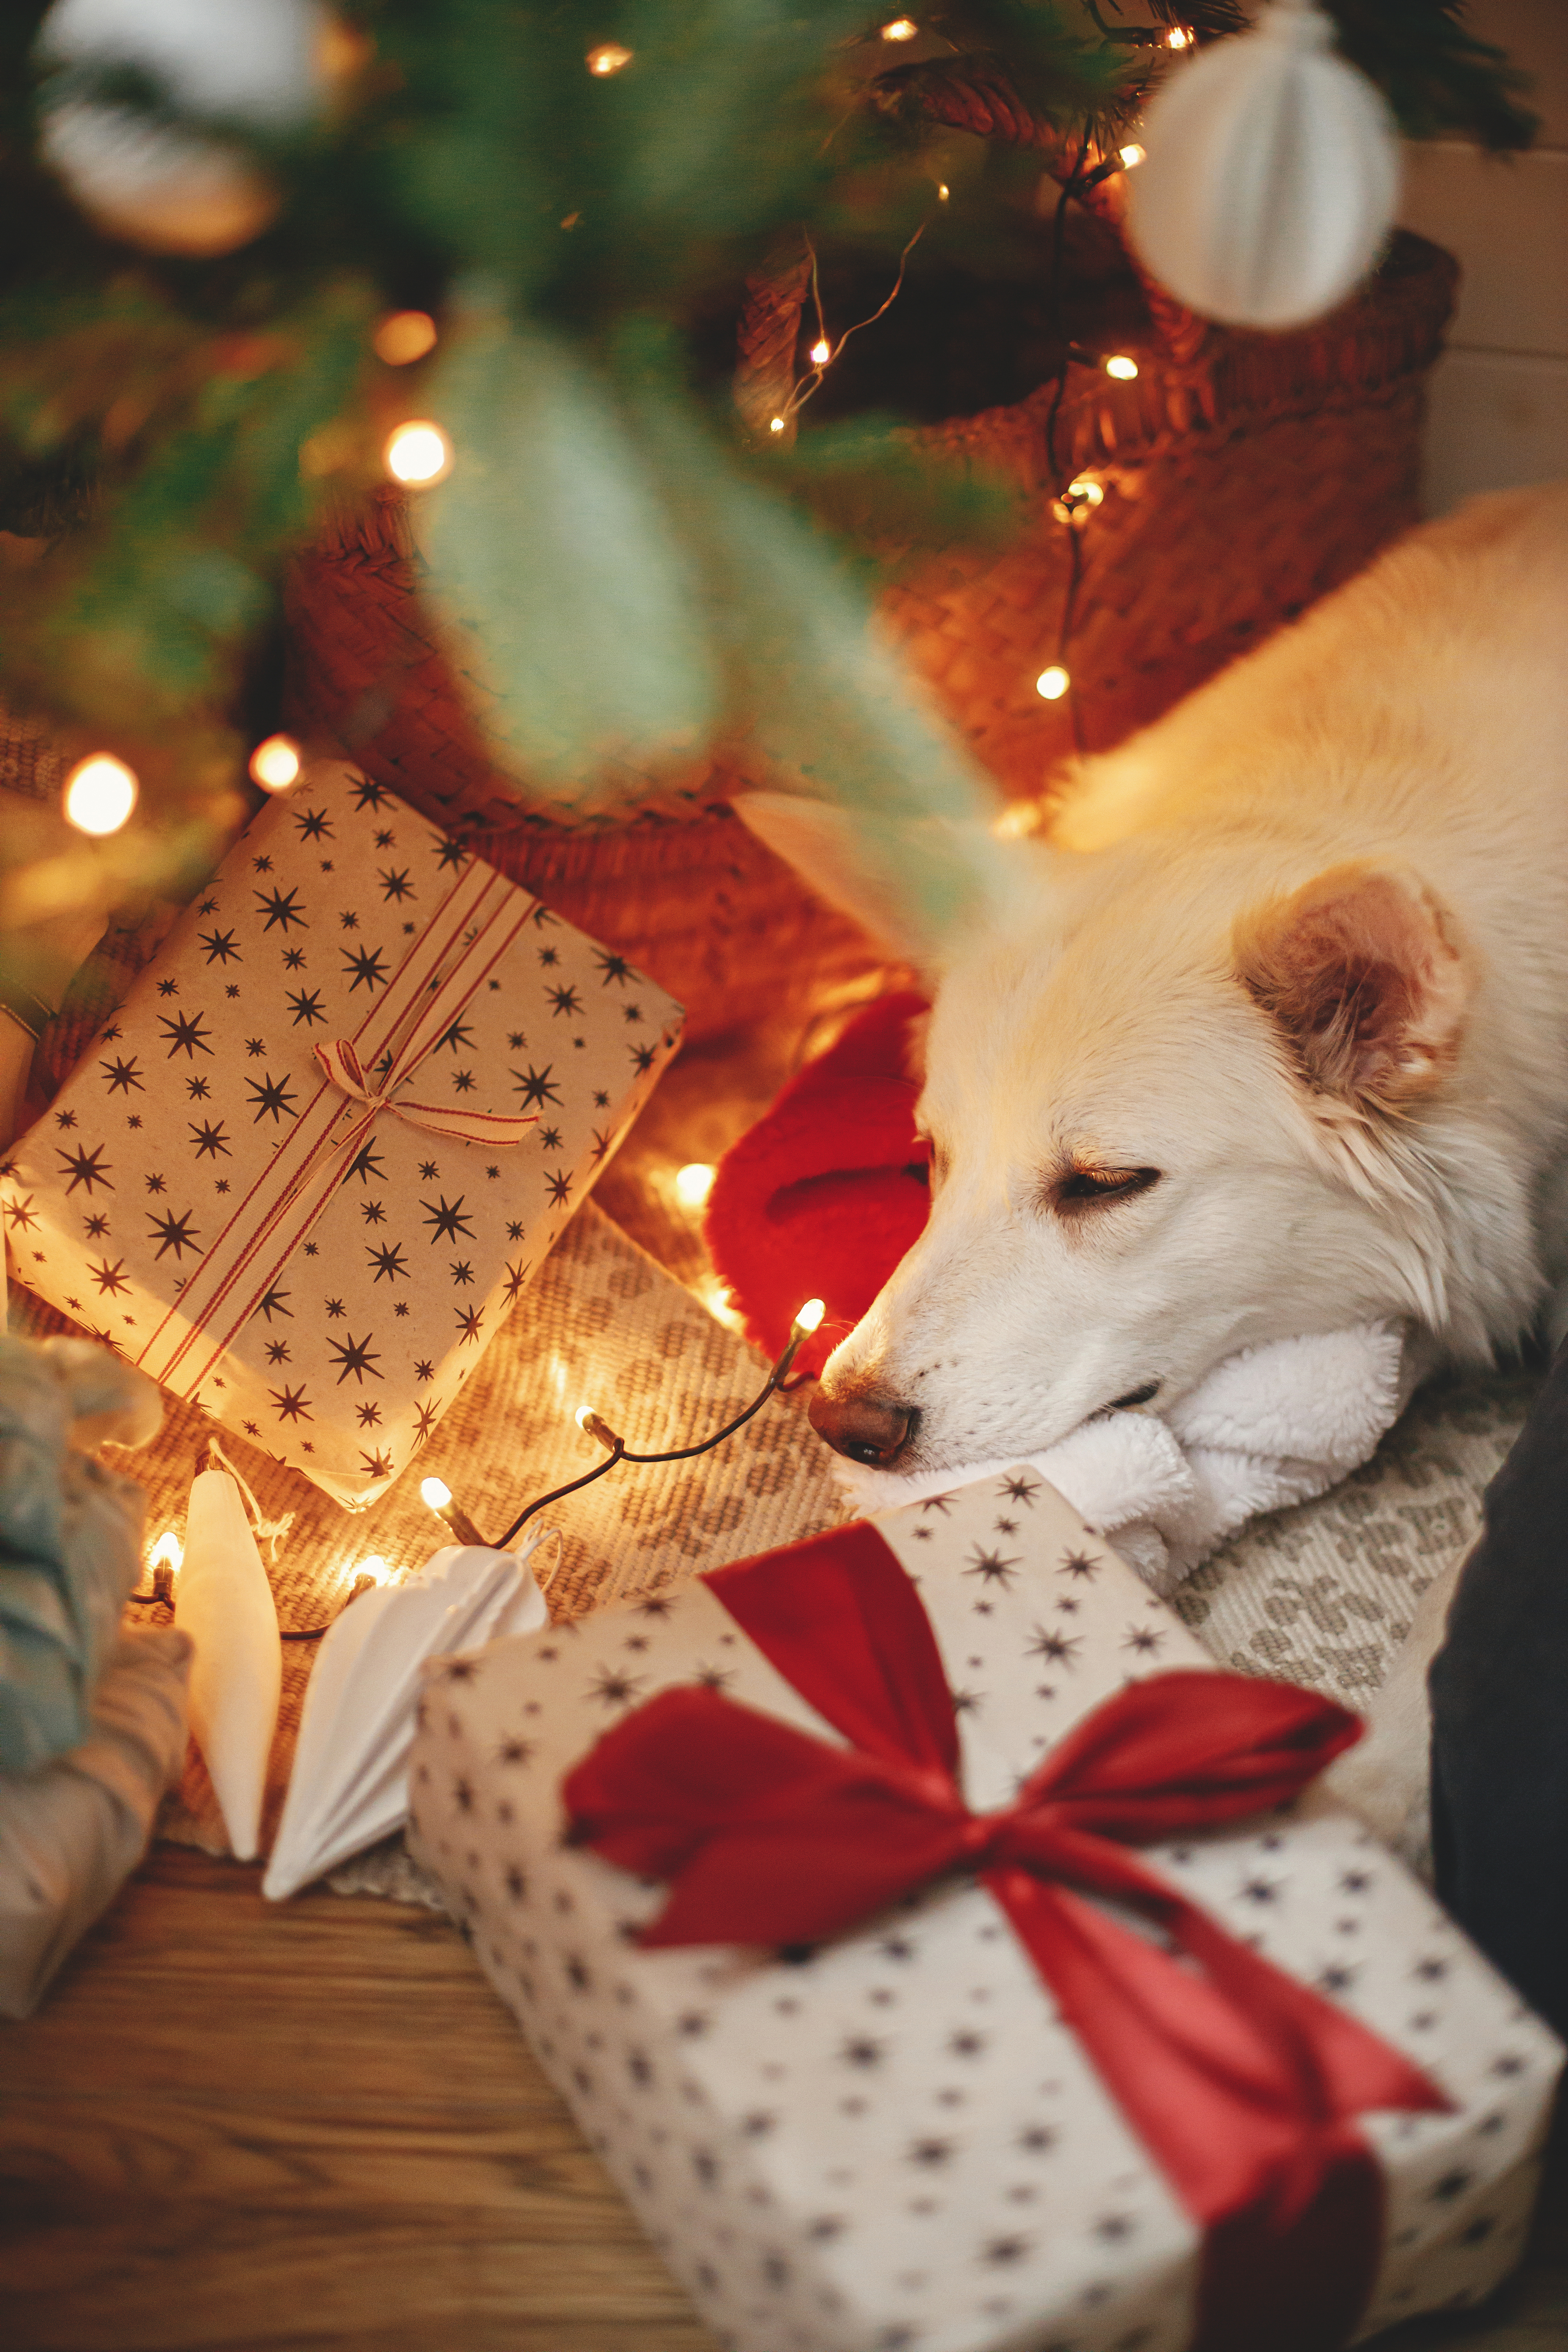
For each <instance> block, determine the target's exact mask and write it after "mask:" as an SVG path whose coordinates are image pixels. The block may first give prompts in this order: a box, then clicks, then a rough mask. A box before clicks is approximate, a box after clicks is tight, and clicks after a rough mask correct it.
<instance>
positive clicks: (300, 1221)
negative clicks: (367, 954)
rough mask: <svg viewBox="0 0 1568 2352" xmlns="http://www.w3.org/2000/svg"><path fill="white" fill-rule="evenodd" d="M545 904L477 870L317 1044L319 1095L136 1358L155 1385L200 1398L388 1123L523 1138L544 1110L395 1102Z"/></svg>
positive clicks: (484, 1138)
mask: <svg viewBox="0 0 1568 2352" xmlns="http://www.w3.org/2000/svg"><path fill="white" fill-rule="evenodd" d="M536 904H537V901H536V900H535V899H533V898H530V897H529V896H528V894H527V893H526V892H525V891H522V890H520V889H518V887H516V885H515V884H514V883H511V882H509V881H507V880H506V879H505V877H503V876H502V875H500V874H498V873H497V872H496V871H495V869H494V867H493V866H486V865H484V864H483V863H482V862H481V861H480V860H479V859H478V858H476V859H474V860H473V862H472V863H471V864H470V865H469V866H468V867H467V868H466V869H465V870H464V872H463V874H462V875H461V876H460V877H459V878H458V881H457V883H456V884H455V885H454V887H453V888H452V889H451V890H450V891H449V892H448V893H447V897H446V898H445V899H444V900H443V901H442V903H441V905H440V907H439V908H437V912H436V914H435V916H434V918H433V919H432V920H431V921H430V922H429V923H428V924H426V928H425V929H424V931H423V932H422V934H421V935H420V938H419V939H418V940H417V941H416V945H415V946H414V947H413V948H412V949H411V950H410V951H409V953H408V955H407V957H406V959H405V961H404V963H403V964H402V966H401V967H400V969H399V970H398V971H396V972H395V974H394V976H393V979H392V981H391V982H390V984H389V985H388V988H387V991H386V993H385V995H384V996H383V997H382V998H380V1000H379V1001H378V1002H377V1003H374V1005H372V1006H371V1007H370V1009H369V1010H368V1011H367V1012H366V1013H365V1017H364V1019H363V1021H362V1022H361V1024H360V1025H359V1027H358V1028H357V1029H356V1030H355V1031H354V1034H353V1036H352V1037H340V1038H339V1039H337V1040H336V1042H335V1043H334V1044H332V1045H318V1046H317V1047H316V1049H315V1058H316V1062H317V1065H318V1066H319V1067H320V1069H321V1085H320V1086H319V1087H318V1088H317V1089H316V1092H315V1093H314V1094H313V1095H312V1096H311V1097H310V1101H309V1102H308V1103H307V1104H306V1105H305V1107H304V1108H303V1109H302V1110H301V1111H300V1115H299V1117H298V1118H296V1120H295V1121H294V1124H293V1126H292V1127H291V1128H290V1129H289V1133H288V1135H287V1136H286V1137H285V1138H284V1139H282V1141H281V1142H280V1143H279V1146H278V1149H277V1150H276V1152H275V1153H274V1155H273V1157H272V1160H270V1162H269V1163H268V1166H267V1167H266V1168H264V1169H263V1170H262V1171H261V1173H260V1174H259V1175H258V1177H257V1178H256V1180H255V1181H254V1182H253V1183H252V1184H251V1185H250V1187H249V1189H248V1191H247V1192H246V1193H245V1195H244V1197H243V1199H241V1200H240V1201H239V1202H237V1204H236V1206H235V1209H234V1211H233V1213H232V1214H231V1216H230V1217H229V1220H228V1223H226V1225H225V1226H224V1228H223V1230H222V1232H221V1233H220V1234H218V1235H217V1236H216V1240H215V1241H214V1242H213V1243H212V1244H211V1245H210V1246H209V1248H208V1249H207V1252H206V1255H205V1256H204V1258H203V1259H202V1262H201V1265H199V1266H198V1267H197V1268H196V1270H195V1273H194V1274H192V1275H191V1276H190V1277H189V1279H188V1281H187V1282H186V1284H185V1286H184V1289H183V1290H182V1291H181V1293H180V1295H179V1297H178V1300H177V1302H176V1303H175V1304H174V1305H173V1306H171V1307H169V1309H168V1311H167V1312H166V1313H165V1315H164V1317H163V1321H162V1322H161V1323H160V1324H159V1325H158V1327H157V1328H156V1330H155V1331H154V1332H153V1336H152V1338H151V1339H149V1340H148V1341H147V1344H146V1346H145V1347H144V1348H143V1349H142V1352H141V1354H140V1355H139V1356H138V1357H137V1359H136V1361H137V1362H138V1363H139V1364H140V1365H141V1366H142V1369H143V1370H145V1371H147V1372H150V1373H151V1374H152V1376H153V1379H154V1380H156V1381H162V1382H163V1385H164V1386H165V1387H166V1388H172V1389H173V1390H174V1391H175V1393H176V1394H177V1395H179V1396H183V1397H189V1396H194V1395H195V1392H196V1391H197V1390H198V1389H199V1388H200V1386H201V1384H202V1382H203V1381H205V1379H206V1377H207V1375H208V1373H209V1372H210V1371H211V1370H213V1368H214V1366H215V1365H216V1364H217V1363H218V1362H219V1361H220V1360H221V1359H222V1357H223V1355H224V1352H225V1350H226V1349H227V1348H228V1347H229V1345H230V1343H231V1342H232V1341H233V1340H234V1339H235V1338H236V1337H237V1334H238V1333H239V1331H240V1330H241V1329H242V1328H243V1327H244V1326H245V1324H247V1322H248V1321H249V1319H250V1318H251V1316H252V1315H254V1314H255V1312H256V1310H257V1308H258V1307H259V1305H260V1304H261V1301H262V1299H263V1298H264V1297H266V1296H267V1293H268V1290H270V1289H271V1287H272V1286H273V1284H274V1283H275V1282H276V1281H277V1279H278V1276H279V1275H280V1274H281V1273H282V1271H283V1269H284V1267H285V1266H286V1265H288V1263H289V1259H290V1258H291V1257H292V1256H293V1255H294V1252H295V1251H296V1250H297V1249H298V1248H299V1246H300V1243H301V1242H302V1241H303V1240H304V1239H305V1236H306V1234H308V1233H309V1232H310V1228H311V1226H312V1225H314V1224H315V1223H316V1222H317V1220H318V1219H319V1218H320V1217H321V1213H322V1212H323V1211H324V1210H325V1208H326V1207H327V1204H328V1202H330V1201H331V1199H332V1197H333V1195H334V1193H335V1192H337V1190H338V1188H339V1186H340V1185H341V1184H342V1182H343V1181H344V1179H345V1178H346V1177H347V1176H348V1175H349V1174H350V1173H351V1172H352V1171H353V1165H354V1162H355V1160H356V1159H357V1158H358V1156H359V1154H360V1152H361V1151H362V1150H363V1148H364V1146H365V1144H366V1142H367V1141H368V1140H369V1138H370V1135H371V1132H372V1130H373V1129H374V1125H375V1122H376V1120H377V1119H378V1118H380V1117H381V1115H382V1114H383V1113H384V1112H388V1111H389V1112H391V1113H392V1115H393V1116H394V1117H395V1118H401V1119H404V1120H405V1121H406V1122H407V1123H408V1124H409V1125H410V1126H412V1127H418V1128H424V1129H427V1130H428V1131H429V1132H430V1133H432V1134H435V1135H444V1136H450V1137H453V1138H455V1139H458V1140H459V1141H461V1142H464V1143H487V1144H493V1145H495V1146H497V1147H499V1148H505V1147H507V1146H510V1145H512V1144H516V1143H521V1141H522V1139H523V1137H524V1136H525V1135H526V1133H527V1132H528V1130H529V1129H530V1128H531V1127H532V1126H533V1125H534V1124H535V1122H536V1119H537V1117H538V1114H537V1113H536V1112H533V1111H527V1112H510V1111H482V1110H466V1109H454V1108H450V1107H448V1106H447V1105H446V1104H436V1103H420V1102H414V1101H407V1100H399V1099H396V1098H395V1097H396V1094H397V1089H398V1087H401V1086H402V1085H404V1084H405V1081H406V1080H407V1079H408V1078H410V1077H411V1076H413V1074H414V1072H415V1071H416V1069H417V1068H418V1067H419V1065H420V1064H421V1062H423V1061H424V1059H425V1057H426V1055H427V1054H428V1053H429V1052H430V1050H431V1048H432V1046H434V1045H436V1044H437V1042H438V1040H439V1039H440V1038H442V1037H443V1036H445V1035H446V1034H447V1030H449V1029H450V1027H451V1026H452V1024H453V1023H454V1022H455V1021H457V1020H458V1018H459V1017H460V1016H461V1014H462V1013H463V1010H464V1008H465V1006H466V1005H467V1004H468V1001H469V999H470V998H471V997H472V996H473V995H474V993H475V992H476V991H477V990H478V989H479V988H480V987H482V986H483V984H484V982H485V981H486V980H487V979H488V978H489V974H490V972H491V971H493V970H494V968H495V966H496V965H497V964H498V963H500V961H501V959H502V958H503V957H504V956H505V955H506V954H507V952H508V951H509V950H510V948H511V946H512V945H513V943H514V941H515V940H517V938H518V936H519V934H520V933H521V930H522V928H523V926H524V924H525V923H526V922H527V921H528V919H529V917H530V916H531V913H532V911H533V908H534V907H535V905H536ZM345 1096H346V1097H347V1100H346V1101H345V1099H344V1097H345Z"/></svg>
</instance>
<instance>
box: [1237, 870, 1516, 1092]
mask: <svg viewBox="0 0 1568 2352" xmlns="http://www.w3.org/2000/svg"><path fill="white" fill-rule="evenodd" d="M1234 947H1235V953H1236V963H1237V973H1238V976H1239V977H1240V979H1241V982H1242V983H1243V985H1244V986H1245V987H1246V988H1247V991H1248V992H1249V993H1250V994H1251V996H1252V997H1253V999H1254V1001H1255V1002H1256V1003H1258V1004H1259V1005H1261V1006H1262V1008H1263V1010H1264V1011H1265V1012H1266V1013H1268V1014H1270V1015H1271V1017H1272V1018H1273V1019H1274V1020H1275V1021H1276V1022H1278V1024H1279V1027H1280V1028H1281V1029H1282V1030H1283V1031H1284V1033H1285V1035H1286V1038H1287V1039H1288V1041H1289V1045H1290V1048H1291V1051H1292V1053H1293V1055H1294V1056H1295V1058H1296V1061H1297V1063H1298V1065H1299V1066H1300V1069H1301V1071H1302V1074H1303V1076H1305V1077H1306V1079H1307V1082H1308V1084H1309V1085H1310V1086H1311V1087H1314V1088H1315V1089H1316V1090H1317V1091H1318V1092H1320V1093H1323V1094H1331V1095H1335V1096H1339V1097H1343V1098H1346V1099H1348V1100H1351V1101H1353V1102H1356V1103H1358V1104H1364V1105H1367V1106H1369V1107H1374V1106H1376V1105H1378V1104H1385V1105H1387V1106H1389V1107H1391V1108H1392V1107H1394V1106H1395V1105H1397V1104H1400V1103H1403V1102H1406V1101H1409V1100H1410V1099H1412V1098H1413V1097H1416V1096H1419V1095H1422V1094H1426V1093H1427V1092H1428V1091H1429V1090H1430V1089H1431V1088H1432V1087H1435V1086H1436V1084H1437V1083H1438V1081H1439V1079H1440V1078H1441V1077H1442V1076H1443V1074H1444V1072H1445V1071H1446V1070H1447V1067H1448V1066H1449V1065H1450V1063H1451V1062H1452V1060H1453V1058H1454V1055H1455V1053H1456V1051H1457V1050H1458V1043H1459V1038H1460V1035H1461V1033H1462V1031H1463V1027H1464V1018H1465V1007H1466V1003H1467V1001H1468V994H1469V984H1468V973H1467V971H1466V968H1465V962H1464V959H1463V957H1462V956H1461V954H1460V952H1459V950H1458V945H1457V943H1456V941H1455V938H1454V935H1453V928H1452V924H1451V922H1450V920H1449V919H1448V918H1447V915H1446V914H1445V911H1444V909H1443V908H1441V907H1440V906H1439V905H1438V903H1437V901H1436V899H1435V898H1433V897H1432V895H1431V893H1430V892H1429V891H1428V890H1426V888H1425V887H1424V886H1423V885H1422V883H1421V882H1420V881H1418V880H1417V878H1416V877H1415V875H1413V874H1409V873H1406V872H1404V871H1402V870H1400V869H1399V868H1397V867H1390V866H1363V865H1353V866H1334V867H1332V868H1331V869H1330V870H1329V871H1328V872H1327V873H1324V874H1320V875H1319V876H1317V877H1316V878H1315V880H1313V881H1310V882H1309V883H1307V884H1306V885H1305V887H1303V888H1301V889H1300V890H1298V891H1296V892H1295V893H1294V894H1293V895H1292V896H1290V897H1289V898H1278V899H1276V900H1274V901H1273V902H1272V903H1271V904H1269V905H1268V906H1266V907H1263V908H1258V909H1257V910H1255V911H1254V912H1253V913H1252V914H1251V915H1249V916H1247V917H1246V918H1245V919H1243V920H1242V921H1241V922H1240V923H1238V924H1237V929H1236V934H1235V940H1234Z"/></svg>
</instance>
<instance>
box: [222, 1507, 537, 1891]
mask: <svg viewBox="0 0 1568 2352" xmlns="http://www.w3.org/2000/svg"><path fill="white" fill-rule="evenodd" d="M548 1532H549V1531H548V1530H546V1535H548ZM543 1540H545V1536H541V1535H538V1534H535V1535H531V1536H530V1537H528V1538H525V1539H524V1541H523V1542H522V1543H521V1545H520V1546H519V1548H518V1550H517V1551H516V1552H515V1553H513V1552H509V1551H491V1550H489V1549H488V1548H485V1547H481V1546H471V1545H461V1546H458V1545H447V1547H446V1548H445V1549H443V1550H441V1551H438V1552H437V1553H436V1555H435V1556H434V1558H433V1559H430V1560H428V1561H427V1562H426V1565H425V1567H424V1568H422V1569H421V1570H419V1572H418V1574H417V1575H416V1576H411V1577H409V1578H408V1579H407V1580H406V1581H405V1582H404V1583H402V1584H390V1585H384V1586H383V1587H382V1588H381V1590H380V1591H374V1592H367V1593H365V1594H363V1597H362V1598H361V1599H359V1600H357V1601H354V1603H353V1606H352V1608H347V1609H345V1610H344V1611H343V1612H342V1616H341V1617H339V1618H337V1619H335V1620H334V1621H333V1623H332V1625H331V1629H330V1631H329V1632H328V1634H327V1637H326V1639H325V1641H324V1642H323V1643H321V1654H320V1656H319V1657H318V1658H317V1660H316V1664H315V1670H314V1672H313V1673H312V1675H311V1676H310V1685H309V1687H308V1689H307V1690H306V1693H305V1711H304V1714H303V1716H302V1717H301V1718H300V1744H299V1746H298V1747H297V1748H296V1749H295V1751H294V1771H293V1776H292V1778H291V1779H290V1780H289V1795H288V1798H287V1800H286V1801H285V1803H284V1807H283V1818H282V1820H281V1822H279V1825H278V1835H277V1838H276V1840H275V1841H274V1843H273V1847H272V1853H271V1858H270V1859H269V1861H268V1864H267V1875H266V1877H265V1878H264V1879H263V1880H262V1882H261V1892H262V1893H263V1895H268V1896H269V1897H270V1898H271V1899H272V1901H274V1902H280V1901H282V1899H283V1897H284V1896H285V1895H293V1894H296V1893H298V1891H299V1889H300V1887H301V1886H305V1885H309V1884H310V1880H311V1879H313V1878H320V1877H321V1875H322V1874H323V1872H325V1871H329V1870H332V1869H335V1868H336V1866H337V1864H339V1863H341V1862H346V1861H347V1860H348V1858H349V1856H350V1855H351V1854H354V1853H362V1852H363V1849H364V1848H365V1847H366V1846H367V1845H374V1843H376V1841H377V1839H378V1838H384V1837H388V1836H390V1834H391V1833H392V1832H393V1831H394V1830H395V1829H397V1828H398V1827H399V1826H400V1825H401V1823H402V1822H404V1821H405V1819H406V1817H407V1813H408V1751H409V1749H410V1748H411V1747H412V1746H413V1745H414V1729H415V1717H416V1708H417V1706H418V1704H419V1694H420V1690H421V1688H422V1686H423V1679H424V1668H425V1665H426V1662H427V1661H428V1660H429V1659H431V1658H437V1657H444V1656H446V1655H447V1654H449V1653H450V1652H452V1651H454V1650H476V1649H479V1648H480V1647H481V1646H482V1645H483V1644H484V1643H487V1642H499V1641H500V1640H502V1639H503V1637H504V1636H506V1635H507V1634H510V1633H534V1632H536V1631H537V1629H538V1628H539V1627H540V1626H542V1624H543V1623H544V1622H545V1617H546V1611H545V1607H544V1598H543V1595H542V1593H541V1591H540V1590H539V1587H538V1586H537V1584H535V1582H534V1580H533V1578H532V1576H531V1573H530V1571H529V1570H528V1569H527V1568H526V1567H525V1566H524V1565H523V1563H524V1561H525V1560H526V1559H528V1557H529V1554H530V1553H531V1551H532V1550H533V1549H535V1547H536V1546H537V1545H538V1544H539V1543H541V1542H542V1541H543Z"/></svg>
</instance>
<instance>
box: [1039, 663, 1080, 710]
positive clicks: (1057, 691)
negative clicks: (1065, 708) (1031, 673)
mask: <svg viewBox="0 0 1568 2352" xmlns="http://www.w3.org/2000/svg"><path fill="white" fill-rule="evenodd" d="M1071 684H1072V680H1071V678H1070V677H1068V674H1067V672H1066V670H1065V669H1063V667H1062V666H1061V664H1060V662H1053V663H1052V664H1051V666H1050V667H1049V669H1043V670H1042V671H1041V672H1040V674H1039V676H1038V677H1037V679H1036V680H1035V692H1036V693H1037V695H1038V696H1039V697H1040V698H1041V700H1042V701H1044V702H1059V701H1060V700H1061V698H1062V697H1063V695H1064V694H1065V693H1066V692H1067V690H1068V687H1069V686H1070V685H1071Z"/></svg>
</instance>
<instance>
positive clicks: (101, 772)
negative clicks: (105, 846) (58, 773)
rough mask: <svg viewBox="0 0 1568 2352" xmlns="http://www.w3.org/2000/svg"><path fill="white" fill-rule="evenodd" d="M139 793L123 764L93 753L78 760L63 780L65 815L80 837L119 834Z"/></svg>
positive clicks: (136, 784)
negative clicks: (64, 784)
mask: <svg viewBox="0 0 1568 2352" xmlns="http://www.w3.org/2000/svg"><path fill="white" fill-rule="evenodd" d="M141 789H142V788H141V786H140V784H138V782H137V781H136V778H135V776H134V774H133V773H132V771H131V770H130V769H129V768H128V767H127V766H126V764H125V762H124V761H123V760H116V759H114V758H112V757H111V756H110V753H109V752H107V751H95V752H94V753H93V755H92V757H91V758H90V759H89V760H79V761H77V763H76V766H75V767H74V768H73V769H72V770H71V772H70V774H69V775H68V777H67V778H66V791H65V812H66V815H67V817H68V819H69V821H70V823H71V824H74V825H75V827H76V829H77V831H78V832H79V833H91V834H97V835H104V834H108V833H118V832H119V830H120V828H121V825H122V824H124V823H125V820H126V818H127V817H128V816H129V815H130V814H131V812H132V809H133V808H134V807H135V805H136V795H137V793H139V792H140V791H141Z"/></svg>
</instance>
